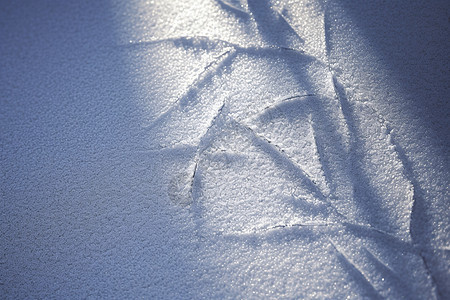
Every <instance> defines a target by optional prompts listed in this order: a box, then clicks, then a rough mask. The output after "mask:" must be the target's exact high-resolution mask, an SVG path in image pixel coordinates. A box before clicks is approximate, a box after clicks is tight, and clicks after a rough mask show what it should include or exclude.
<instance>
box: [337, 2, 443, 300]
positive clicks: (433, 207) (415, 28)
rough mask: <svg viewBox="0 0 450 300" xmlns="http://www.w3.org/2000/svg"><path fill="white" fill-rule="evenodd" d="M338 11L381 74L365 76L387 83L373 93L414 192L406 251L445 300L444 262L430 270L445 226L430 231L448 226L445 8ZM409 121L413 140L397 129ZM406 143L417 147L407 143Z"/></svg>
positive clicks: (345, 6)
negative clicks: (389, 122) (414, 251)
mask: <svg viewBox="0 0 450 300" xmlns="http://www.w3.org/2000/svg"><path fill="white" fill-rule="evenodd" d="M337 3H338V6H339V7H340V10H341V12H343V13H344V14H346V15H347V16H348V18H349V19H350V20H351V22H352V23H354V24H355V27H356V28H357V29H358V30H361V34H362V36H363V38H364V42H365V43H366V44H367V45H366V46H368V47H369V48H370V50H372V51H373V52H374V55H375V57H376V58H377V59H378V61H379V62H378V66H377V67H379V66H380V67H381V68H380V69H379V70H378V69H376V68H375V67H372V68H371V67H369V68H368V70H369V72H380V71H382V72H386V73H387V74H389V75H388V76H389V77H390V78H389V80H391V81H392V82H394V84H392V85H391V86H388V90H387V91H382V88H379V87H377V88H375V90H376V91H377V92H379V94H380V97H378V99H376V102H378V103H379V104H380V106H382V107H384V108H383V109H385V110H386V111H384V113H385V114H386V113H387V114H386V115H388V114H390V116H391V117H392V116H394V115H395V114H397V116H394V117H393V119H394V120H393V123H395V122H397V124H396V125H397V127H398V130H397V129H396V130H397V132H396V138H395V143H396V147H397V152H398V154H399V156H400V158H401V160H402V162H403V164H404V166H405V170H406V173H407V175H408V179H409V180H410V181H411V182H412V183H413V185H414V200H415V201H414V207H413V209H412V215H411V225H410V226H411V236H412V239H413V243H414V244H415V245H417V246H419V247H420V248H422V250H421V252H422V255H423V257H424V262H425V265H427V264H429V265H430V267H431V269H430V272H431V276H432V277H433V279H434V280H435V281H436V284H437V289H438V291H439V293H440V296H442V297H443V298H446V297H448V295H450V290H449V288H448V287H447V286H448V284H447V282H448V280H449V276H450V275H449V273H448V270H447V271H445V270H444V267H442V266H444V265H446V266H448V262H449V260H448V258H447V259H445V258H444V260H445V262H444V261H442V262H441V263H436V261H438V260H439V259H438V258H437V257H434V255H437V253H439V252H440V251H441V250H439V249H434V250H433V248H435V247H436V244H445V243H446V242H448V239H447V241H445V235H446V233H445V230H446V229H443V228H444V227H445V228H447V229H448V225H444V227H442V228H438V225H437V224H441V223H443V224H448V220H449V215H448V213H446V212H444V211H442V209H441V208H440V207H445V206H446V202H447V200H446V194H447V192H446V186H448V184H449V173H448V166H449V165H450V162H449V157H450V154H449V146H450V144H449V142H450V135H449V134H450V131H449V127H450V126H449V112H450V101H448V95H449V86H450V85H449V83H450V82H449V63H450V59H449V58H450V57H449V54H448V48H449V47H450V41H449V39H448V36H449V33H450V25H449V24H450V23H449V11H450V6H449V4H448V2H447V1H440V0H437V1H430V2H426V3H425V2H421V1H397V2H389V1H387V2H386V1H371V2H365V3H359V2H358V3H357V2H352V1H346V0H340V1H338V2H337ZM349 36H351V35H350V33H349ZM340 38H341V39H342V38H343V35H341V36H340ZM337 43H339V41H337ZM337 51H339V50H338V49H337ZM356 68H362V69H364V68H363V67H358V66H356ZM396 84H398V86H396ZM374 102H375V101H374ZM394 109H395V110H396V111H394ZM391 110H392V111H391ZM399 116H400V117H399ZM402 117H403V118H404V119H402ZM395 118H398V120H395ZM405 120H406V121H405ZM408 120H411V123H412V124H413V126H415V127H414V129H413V130H414V133H411V132H408V130H409V131H411V129H409V128H410V125H409V124H404V123H407V122H408ZM413 134H414V135H413ZM411 136H414V137H413V139H414V138H417V137H418V138H419V139H421V140H420V141H414V140H412V138H411ZM425 141H426V142H425ZM423 161H427V163H425V164H424V162H423ZM428 174H429V175H428ZM429 176H433V178H428V177H429ZM439 226H440V225H439ZM447 236H448V235H447ZM444 256H445V255H444ZM444 256H443V257H444ZM425 258H426V259H425ZM427 260H429V261H430V262H431V261H433V263H427ZM427 268H428V266H427Z"/></svg>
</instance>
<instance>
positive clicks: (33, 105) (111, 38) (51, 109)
mask: <svg viewBox="0 0 450 300" xmlns="http://www.w3.org/2000/svg"><path fill="white" fill-rule="evenodd" d="M115 9H116V7H115V6H114V5H112V4H111V2H110V1H106V0H102V1H96V2H87V1H81V2H64V3H63V2H59V3H57V2H54V1H16V2H9V3H5V2H3V3H2V10H1V12H0V19H1V22H0V26H1V32H0V34H1V38H0V40H1V41H2V42H1V44H0V53H1V55H0V65H1V67H0V70H1V71H0V78H1V80H0V89H1V90H2V94H3V95H2V97H1V100H0V103H1V105H0V106H1V107H0V116H1V117H0V126H1V128H2V129H1V133H0V136H1V137H0V140H1V144H2V146H1V148H2V151H1V152H2V154H1V160H2V161H1V165H2V168H1V169H2V171H1V173H2V182H1V184H0V185H1V199H2V200H1V214H2V217H1V218H2V222H1V225H0V226H1V227H0V228H1V233H0V236H1V240H2V243H1V244H2V245H1V246H0V248H1V250H0V252H1V255H0V256H1V258H0V260H1V268H0V274H1V275H0V277H1V278H2V279H1V284H0V294H2V295H3V296H2V297H5V298H11V299H12V298H61V299H64V298H167V299H176V298H183V297H186V298H196V297H198V294H197V293H198V291H199V289H198V282H199V280H198V278H196V275H195V274H194V273H193V270H195V269H196V266H195V265H196V263H194V261H196V258H195V249H194V250H193V249H192V247H194V246H192V245H191V244H192V241H191V236H190V235H189V234H190V232H191V231H190V230H189V229H188V228H189V222H186V220H185V218H184V215H183V212H182V211H181V210H179V209H174V208H173V207H172V205H170V200H168V197H167V194H166V183H167V176H166V174H165V173H164V165H165V164H166V162H167V157H165V156H164V154H161V153H142V152H139V151H136V149H141V148H143V144H145V141H144V140H143V139H142V136H141V135H139V134H138V133H139V130H141V124H142V120H141V118H142V117H143V116H142V115H141V111H142V110H141V108H140V107H139V105H138V104H137V103H136V101H135V99H137V98H138V96H139V95H138V93H139V91H137V90H136V87H135V86H134V85H133V82H134V81H135V78H133V76H136V73H134V72H133V70H136V68H139V65H130V59H129V57H130V50H129V49H128V48H126V47H121V46H119V45H118V44H119V43H118V42H117V40H118V39H117V32H116V31H117V26H118V25H117V23H116V20H115V16H116V15H117V14H120V13H121V12H118V11H115ZM130 22H131V21H130ZM158 63H160V62H158Z"/></svg>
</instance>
